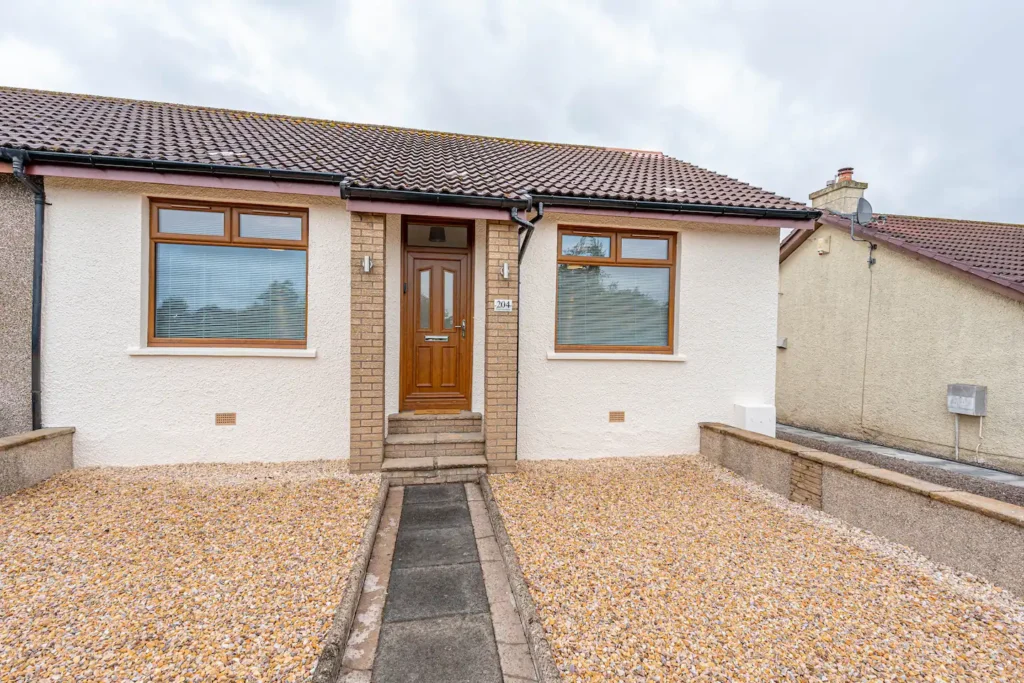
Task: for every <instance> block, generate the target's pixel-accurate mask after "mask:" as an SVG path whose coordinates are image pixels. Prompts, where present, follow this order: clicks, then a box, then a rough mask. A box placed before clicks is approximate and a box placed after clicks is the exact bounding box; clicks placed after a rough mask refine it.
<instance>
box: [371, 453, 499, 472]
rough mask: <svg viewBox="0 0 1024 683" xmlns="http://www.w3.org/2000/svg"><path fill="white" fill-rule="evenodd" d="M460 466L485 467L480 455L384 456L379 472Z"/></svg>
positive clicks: (485, 461)
mask: <svg viewBox="0 0 1024 683" xmlns="http://www.w3.org/2000/svg"><path fill="white" fill-rule="evenodd" d="M461 467H484V468H486V467H487V458H485V457H484V456H482V455H439V456H436V457H428V458H384V462H383V463H382V464H381V468H380V471H381V472H395V471H400V470H448V469H457V468H461Z"/></svg>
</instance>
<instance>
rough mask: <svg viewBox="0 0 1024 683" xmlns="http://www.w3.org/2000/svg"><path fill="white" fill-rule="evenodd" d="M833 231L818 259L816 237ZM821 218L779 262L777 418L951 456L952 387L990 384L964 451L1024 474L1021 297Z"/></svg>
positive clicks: (965, 426) (966, 456)
mask: <svg viewBox="0 0 1024 683" xmlns="http://www.w3.org/2000/svg"><path fill="white" fill-rule="evenodd" d="M821 237H828V238H829V246H830V253H828V254H826V255H822V256H819V255H818V253H817V239H819V238H821ZM867 255H868V247H867V245H866V244H864V243H862V242H856V243H855V242H852V241H851V240H850V236H849V234H848V233H844V232H843V231H841V230H837V229H834V228H831V227H822V228H819V229H818V231H817V232H816V233H815V234H814V235H813V236H812V237H811V238H810V239H808V240H807V241H806V242H804V244H802V245H801V246H800V247H799V248H798V249H797V250H796V251H795V252H794V253H793V254H792V255H790V256H789V258H787V259H786V260H785V261H784V262H783V263H782V264H781V266H780V295H779V336H780V337H786V338H787V341H788V345H789V348H787V349H779V350H778V352H777V363H776V365H777V368H778V370H777V378H776V401H777V409H778V417H779V421H780V422H784V423H787V424H793V425H797V426H802V427H807V428H809V429H816V430H820V431H824V432H830V433H834V434H841V435H844V436H851V437H854V438H862V439H865V440H869V441H873V442H877V443H882V444H885V445H889V446H895V447H900V448H907V449H910V450H914V451H921V452H926V453H934V454H936V455H940V456H944V457H951V456H952V455H953V441H954V438H953V436H954V427H953V420H954V418H953V416H952V415H951V414H950V413H949V412H948V411H947V410H946V385H947V384H950V383H968V384H983V385H986V386H987V387H988V416H987V417H985V420H984V440H983V441H981V442H980V449H978V455H977V456H975V449H976V448H978V446H979V439H978V430H979V426H980V425H979V419H978V418H974V417H961V418H960V428H961V437H960V446H961V451H960V455H961V459H963V460H968V461H974V460H977V461H978V462H981V463H984V464H991V465H994V466H997V467H1001V468H1004V469H1008V470H1012V471H1016V472H1024V430H1021V429H1020V428H1019V423H1020V417H1021V416H1022V415H1024V355H1022V354H1021V353H1019V352H1018V351H1017V350H1018V349H1019V344H1020V341H1019V340H1020V339H1022V338H1024V304H1022V303H1020V302H1017V301H1014V300H1012V299H1010V298H1008V297H1005V296H1002V295H1000V294H998V293H995V292H992V291H989V290H988V289H985V288H983V287H981V286H979V285H977V284H975V283H973V282H971V281H970V279H968V278H967V277H966V276H959V275H957V274H954V273H949V272H948V271H947V270H945V269H942V268H941V267H940V266H938V265H936V264H932V263H930V262H928V261H926V260H917V259H915V258H912V257H911V256H909V255H906V254H903V253H901V252H898V251H896V250H893V249H891V248H889V247H887V246H885V245H884V244H880V245H879V247H878V249H876V250H875V258H876V259H877V263H876V264H875V265H874V266H873V267H872V268H870V269H869V268H868V266H867V263H866V259H867Z"/></svg>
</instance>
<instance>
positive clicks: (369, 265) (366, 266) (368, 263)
mask: <svg viewBox="0 0 1024 683" xmlns="http://www.w3.org/2000/svg"><path fill="white" fill-rule="evenodd" d="M371 270H373V259H372V258H370V257H369V256H364V257H363V272H364V273H369V272H370V271H371Z"/></svg>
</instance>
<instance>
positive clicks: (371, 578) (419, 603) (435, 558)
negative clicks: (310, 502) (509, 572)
mask: <svg viewBox="0 0 1024 683" xmlns="http://www.w3.org/2000/svg"><path fill="white" fill-rule="evenodd" d="M391 495H392V496H395V498H396V499H398V498H399V497H401V503H400V505H401V513H400V517H399V515H398V514H397V513H398V510H397V509H395V508H392V509H391V514H390V515H387V514H385V516H384V518H383V519H382V522H381V531H379V532H378V536H377V541H376V542H375V545H374V555H373V556H372V557H371V560H370V570H372V571H369V570H368V575H367V581H366V582H364V585H363V597H362V598H361V601H360V607H359V609H358V610H357V612H356V626H355V627H354V629H353V634H352V636H351V637H350V638H349V643H348V647H347V649H346V654H345V675H344V676H343V677H342V680H343V681H345V682H346V683H363V682H365V681H372V683H397V682H399V681H402V682H406V681H416V682H417V683H462V682H464V683H492V682H493V683H503V681H504V682H506V683H520V682H521V683H526V682H527V681H536V680H537V676H536V667H535V666H534V664H533V659H532V657H531V655H530V650H529V646H528V645H527V643H526V638H525V634H524V632H523V629H522V624H521V622H520V620H519V615H518V613H517V612H516V611H515V603H514V599H513V598H512V592H511V589H510V588H509V585H508V578H507V576H506V575H505V570H504V564H503V562H502V560H501V556H500V552H499V550H498V546H497V543H496V542H495V540H494V533H493V530H492V528H491V524H490V520H489V518H488V516H487V510H486V507H485V505H484V503H483V500H482V499H481V496H480V489H479V487H478V486H477V485H476V484H466V485H463V484H447V485H427V486H406V487H404V491H403V489H402V488H401V487H396V488H392V489H391ZM390 505H391V503H390V497H389V506H390ZM395 518H398V519H397V522H398V523H397V525H396V524H395V521H396V520H395ZM396 526H397V529H396V528H395V527H396ZM374 558H379V561H378V562H376V563H375V561H374ZM388 564H389V565H390V566H387V565H388ZM385 592H386V597H384V596H383V593H385ZM382 601H383V610H381V609H380V603H381V602H382ZM496 636H497V637H496Z"/></svg>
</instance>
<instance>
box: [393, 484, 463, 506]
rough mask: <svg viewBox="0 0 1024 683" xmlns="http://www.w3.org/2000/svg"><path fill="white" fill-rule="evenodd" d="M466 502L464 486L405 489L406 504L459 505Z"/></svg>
mask: <svg viewBox="0 0 1024 683" xmlns="http://www.w3.org/2000/svg"><path fill="white" fill-rule="evenodd" d="M465 500H466V488H465V487H464V486H463V485H462V484H426V485H421V486H406V487H405V504H407V505H419V504H420V503H458V502H462V501H465Z"/></svg>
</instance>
